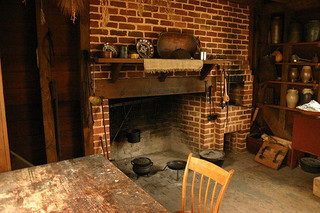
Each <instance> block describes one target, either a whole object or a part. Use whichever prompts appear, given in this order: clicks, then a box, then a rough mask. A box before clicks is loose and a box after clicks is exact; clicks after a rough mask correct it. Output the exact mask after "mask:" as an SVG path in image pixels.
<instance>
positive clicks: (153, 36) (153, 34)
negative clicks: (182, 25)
mask: <svg viewBox="0 0 320 213" xmlns="http://www.w3.org/2000/svg"><path fill="white" fill-rule="evenodd" d="M144 34H145V37H147V38H158V36H159V33H147V32H146V33H144ZM141 37H142V36H141Z"/></svg>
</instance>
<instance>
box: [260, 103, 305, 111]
mask: <svg viewBox="0 0 320 213" xmlns="http://www.w3.org/2000/svg"><path fill="white" fill-rule="evenodd" d="M258 105H259V106H260V107H261V106H262V107H270V108H274V109H282V110H287V111H294V112H300V110H299V109H296V108H289V107H285V106H278V105H271V104H258Z"/></svg>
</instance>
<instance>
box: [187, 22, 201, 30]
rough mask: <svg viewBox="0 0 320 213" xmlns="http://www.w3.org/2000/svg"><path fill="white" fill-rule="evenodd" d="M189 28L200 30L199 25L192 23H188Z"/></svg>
mask: <svg viewBox="0 0 320 213" xmlns="http://www.w3.org/2000/svg"><path fill="white" fill-rule="evenodd" d="M187 27H188V28H192V29H199V25H198V24H190V23H188V25H187Z"/></svg>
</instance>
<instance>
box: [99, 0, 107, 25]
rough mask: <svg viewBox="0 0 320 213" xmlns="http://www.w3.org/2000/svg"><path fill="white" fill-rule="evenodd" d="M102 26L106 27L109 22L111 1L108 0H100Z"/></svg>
mask: <svg viewBox="0 0 320 213" xmlns="http://www.w3.org/2000/svg"><path fill="white" fill-rule="evenodd" d="M100 6H101V21H102V23H101V24H102V27H106V26H107V24H108V22H109V10H108V6H109V2H108V0H100Z"/></svg>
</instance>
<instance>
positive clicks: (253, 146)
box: [247, 134, 291, 166]
mask: <svg viewBox="0 0 320 213" xmlns="http://www.w3.org/2000/svg"><path fill="white" fill-rule="evenodd" d="M262 144H263V140H262V139H261V138H260V135H258V134H257V135H250V136H248V137H247V151H248V152H250V153H252V154H255V155H256V154H257V153H258V151H259V149H260V148H261V146H262ZM290 159H291V149H289V151H288V153H287V156H286V157H285V158H284V160H283V164H285V165H287V166H290Z"/></svg>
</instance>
